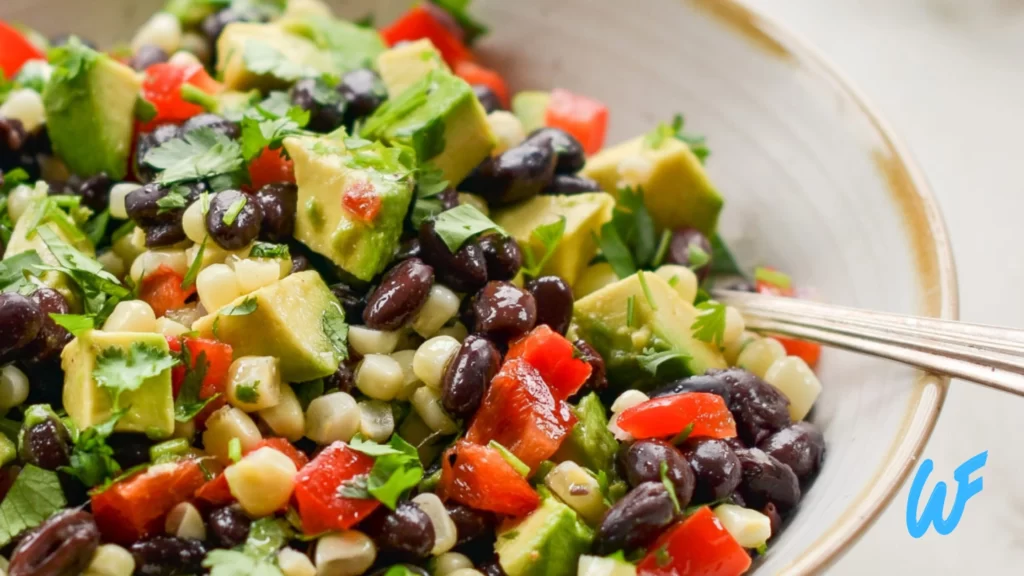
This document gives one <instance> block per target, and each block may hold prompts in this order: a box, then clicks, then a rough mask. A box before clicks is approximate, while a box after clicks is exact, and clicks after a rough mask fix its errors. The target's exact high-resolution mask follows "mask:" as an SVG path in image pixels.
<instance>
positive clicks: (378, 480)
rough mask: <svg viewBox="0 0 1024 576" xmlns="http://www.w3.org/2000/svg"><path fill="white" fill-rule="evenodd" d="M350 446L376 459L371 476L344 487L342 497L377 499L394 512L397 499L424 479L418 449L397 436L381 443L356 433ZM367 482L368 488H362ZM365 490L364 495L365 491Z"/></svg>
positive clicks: (366, 486)
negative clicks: (385, 442)
mask: <svg viewBox="0 0 1024 576" xmlns="http://www.w3.org/2000/svg"><path fill="white" fill-rule="evenodd" d="M349 447H350V448H352V449H353V450H355V451H357V452H362V453H363V454H366V455H367V456H373V457H374V464H373V468H372V469H371V470H370V473H369V475H367V476H365V478H360V479H359V480H357V482H355V483H348V484H343V485H342V486H341V489H340V490H339V494H340V495H341V496H343V497H346V498H363V499H368V498H371V497H372V498H376V499H377V500H379V501H380V502H381V503H383V504H384V505H385V506H387V507H388V508H391V509H392V510H394V509H395V506H397V505H398V499H399V498H401V497H402V495H403V494H406V493H407V492H409V491H410V490H412V489H413V488H415V487H416V486H417V485H418V484H419V483H420V480H422V479H423V465H422V464H421V463H420V457H419V453H418V452H417V451H416V447H415V446H413V445H412V444H409V443H408V442H406V441H405V440H403V439H402V437H401V436H399V435H398V434H394V435H393V436H391V440H390V441H389V442H388V443H387V444H378V443H377V442H374V441H372V440H367V439H366V438H365V437H363V436H362V435H361V434H357V435H356V436H355V437H354V438H352V441H351V442H350V443H349ZM364 481H365V488H364V487H363V486H362V484H363V482H364ZM364 489H365V493H364V492H363V490H364Z"/></svg>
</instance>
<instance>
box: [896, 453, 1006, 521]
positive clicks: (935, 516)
mask: <svg viewBox="0 0 1024 576" xmlns="http://www.w3.org/2000/svg"><path fill="white" fill-rule="evenodd" d="M987 460H988V450H986V451H984V452H982V453H980V454H977V455H975V456H972V457H971V458H970V459H969V460H967V461H966V462H964V463H963V464H961V465H960V466H957V469H956V470H954V471H953V478H954V479H955V480H956V485H957V487H956V497H955V499H954V500H953V509H952V510H950V511H949V516H947V517H945V518H943V517H942V509H943V507H944V506H945V505H946V483H945V482H942V481H939V482H936V483H935V488H934V489H933V490H932V493H931V495H930V496H928V503H927V504H925V506H924V511H923V512H922V513H921V517H920V518H915V516H916V515H917V510H918V508H919V505H920V503H921V491H922V490H924V483H925V482H926V481H927V480H928V476H929V475H930V474H931V473H932V470H933V469H935V464H934V463H933V462H932V461H931V460H930V459H929V460H925V461H924V462H921V466H920V467H918V469H917V474H915V475H914V482H913V483H912V484H911V485H910V496H909V497H908V498H907V531H908V532H910V535H911V536H913V537H914V538H920V537H921V536H924V535H925V533H926V532H928V526H929V525H934V526H935V531H936V532H938V533H939V534H941V535H943V536H945V535H947V534H949V533H950V532H952V531H953V530H954V529H956V526H957V524H959V523H960V519H961V518H962V517H963V515H964V506H966V505H967V501H968V500H970V499H971V497H973V496H974V495H975V494H978V493H980V492H981V490H982V488H984V484H983V483H982V478H981V476H979V477H978V478H976V479H974V480H972V479H971V474H973V473H974V472H977V471H978V470H980V469H981V468H982V467H983V466H985V462H986V461H987Z"/></svg>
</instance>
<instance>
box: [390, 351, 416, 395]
mask: <svg viewBox="0 0 1024 576" xmlns="http://www.w3.org/2000/svg"><path fill="white" fill-rule="evenodd" d="M415 357H416V351H415V350H399V351H398V352H394V353H392V354H391V359H392V360H394V361H395V362H398V365H399V366H400V367H401V368H402V389H401V390H399V392H398V394H396V395H395V399H396V400H408V399H409V398H412V393H413V392H415V391H416V389H417V388H419V387H420V386H423V382H421V381H420V379H419V377H418V376H416V372H414V371H413V369H412V361H413V358H415Z"/></svg>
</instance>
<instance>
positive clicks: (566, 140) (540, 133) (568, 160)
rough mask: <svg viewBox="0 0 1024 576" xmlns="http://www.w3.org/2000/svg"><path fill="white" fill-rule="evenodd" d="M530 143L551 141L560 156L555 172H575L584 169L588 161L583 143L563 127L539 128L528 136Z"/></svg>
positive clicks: (557, 155) (552, 146) (558, 156)
mask: <svg viewBox="0 0 1024 576" xmlns="http://www.w3.org/2000/svg"><path fill="white" fill-rule="evenodd" d="M526 141H527V142H530V143H535V144H540V143H544V142H546V143H549V144H551V148H552V149H553V150H554V151H555V156H556V157H557V158H558V160H557V164H556V165H555V172H556V173H558V174H575V173H577V172H579V171H580V170H582V169H583V165H584V164H585V163H586V162H587V156H586V154H585V153H584V152H583V145H582V144H580V142H579V140H577V139H576V138H574V137H573V135H572V134H569V133H568V132H566V131H565V130H562V129H561V128H550V127H544V128H537V129H536V130H534V131H533V132H530V135H529V136H527V137H526Z"/></svg>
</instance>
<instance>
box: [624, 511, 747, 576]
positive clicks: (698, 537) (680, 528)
mask: <svg viewBox="0 0 1024 576" xmlns="http://www.w3.org/2000/svg"><path fill="white" fill-rule="evenodd" d="M648 550H649V552H648V553H647V556H644V559H643V560H641V561H640V564H638V565H637V567H636V568H637V574H638V576H739V575H740V574H743V573H744V572H746V571H747V569H748V568H750V563H751V561H750V555H748V554H747V552H746V550H744V549H743V547H742V546H740V545H739V543H738V542H736V539H735V538H733V537H732V535H731V534H729V532H728V531H727V530H726V529H725V527H724V526H722V523H721V522H720V521H719V520H718V518H716V517H715V515H714V514H713V513H712V512H711V508H708V507H707V506H705V507H703V508H701V509H700V510H698V511H696V512H694V513H693V514H691V515H690V516H689V517H687V518H686V519H685V520H683V521H682V522H680V523H678V524H676V525H675V526H674V527H672V528H670V529H669V530H668V532H666V533H665V534H663V535H662V536H661V538H659V539H658V540H657V542H655V544H654V545H653V546H651V547H650V548H649V549H648Z"/></svg>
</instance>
